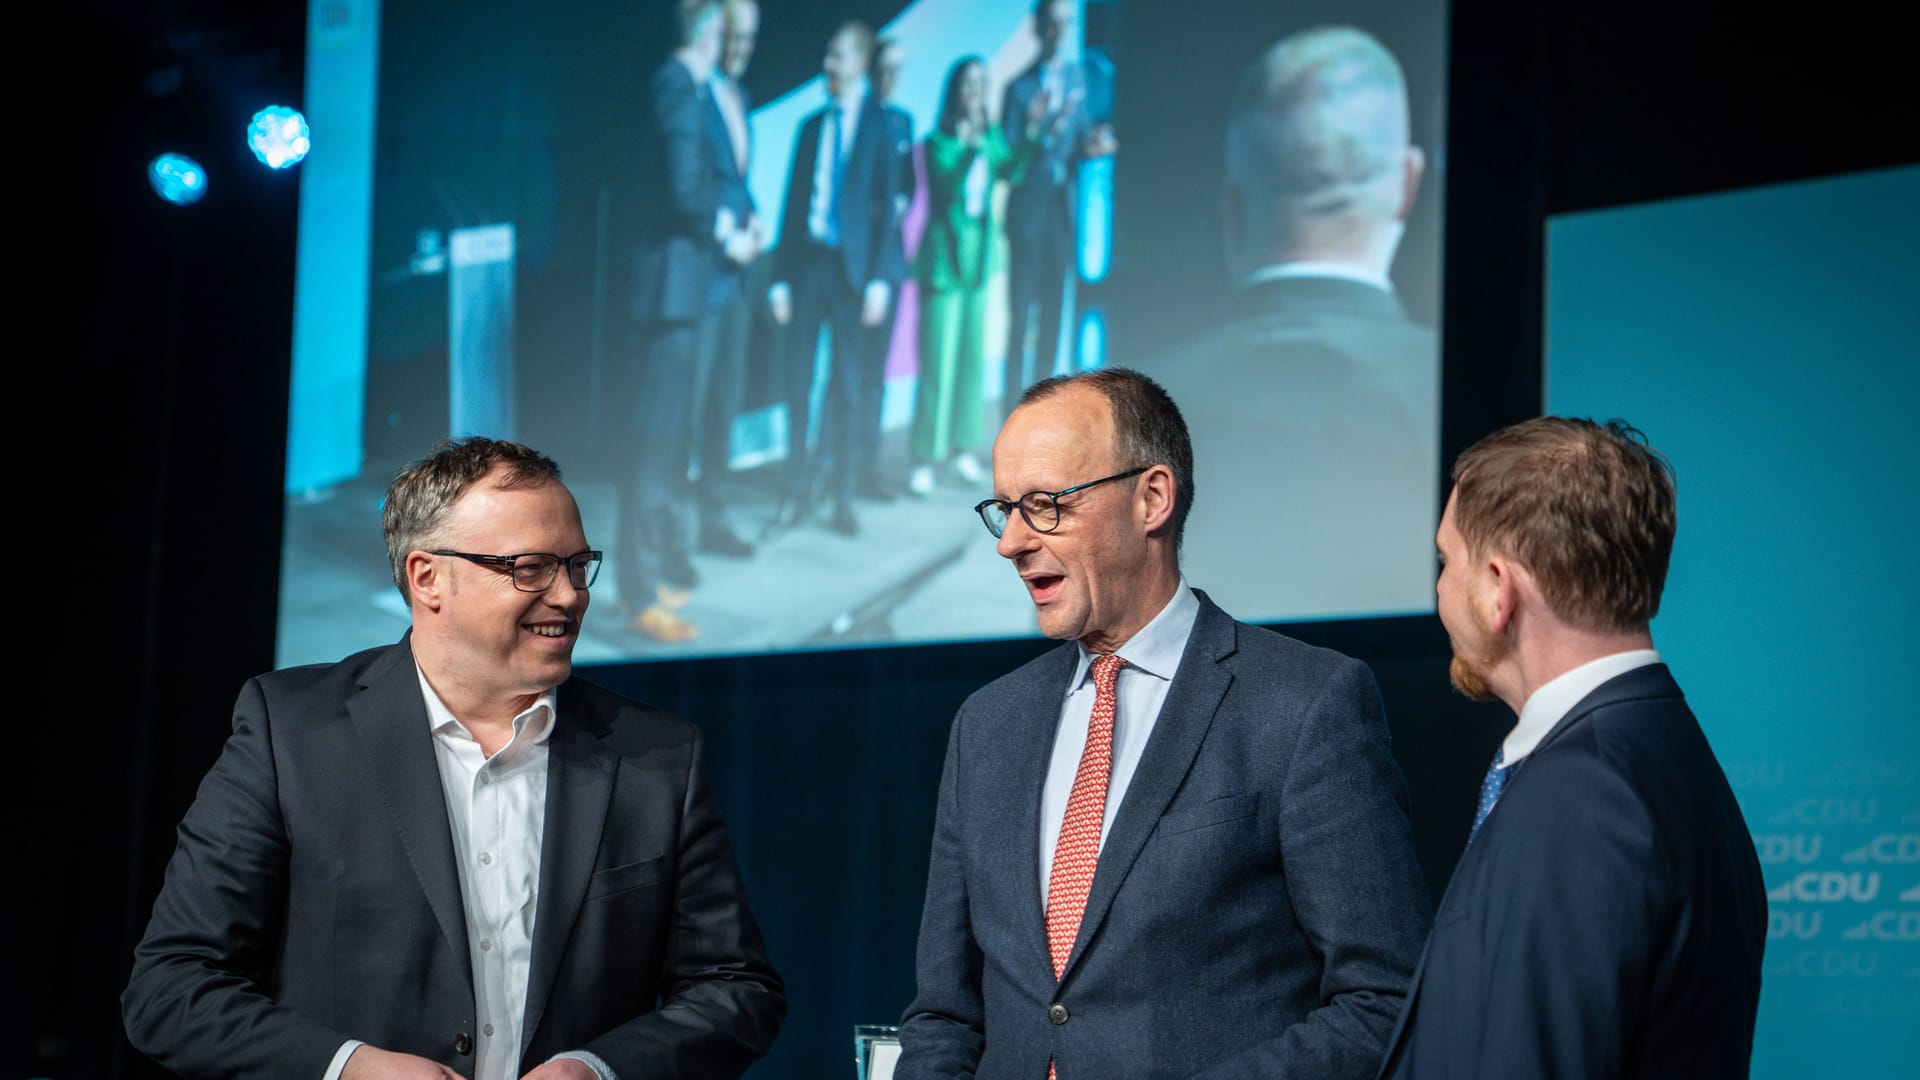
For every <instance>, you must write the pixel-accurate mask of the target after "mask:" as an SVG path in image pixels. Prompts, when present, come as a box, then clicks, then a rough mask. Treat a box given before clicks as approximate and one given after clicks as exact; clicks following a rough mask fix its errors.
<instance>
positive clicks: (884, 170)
mask: <svg viewBox="0 0 1920 1080" xmlns="http://www.w3.org/2000/svg"><path fill="white" fill-rule="evenodd" d="M826 115H827V111H826V109H821V110H819V111H817V112H815V113H814V114H813V115H811V116H809V117H807V119H806V121H805V122H804V123H802V124H801V125H800V134H799V136H798V137H796V138H795V139H794V144H793V164H792V166H791V168H790V169H789V170H788V172H787V201H786V208H785V210H784V212H783V213H782V215H781V218H780V247H779V250H777V251H775V252H774V279H775V280H776V281H785V282H793V281H796V280H797V279H798V278H799V275H800V260H801V259H803V258H805V257H806V254H807V252H808V251H809V250H810V249H811V248H812V246H813V244H814V241H813V239H812V236H811V235H810V234H809V233H808V231H807V211H808V208H809V207H811V206H812V205H813V169H814V164H815V161H816V159H817V158H818V155H819V152H820V132H821V129H822V128H823V127H824V126H825V124H826ZM896 133H897V132H896V127H895V123H894V121H892V120H890V119H888V115H887V110H886V108H885V106H883V105H881V103H880V102H879V101H878V100H877V99H876V98H875V97H874V96H873V95H872V94H868V95H866V96H865V97H864V98H862V99H861V104H860V121H859V124H858V125H857V126H856V127H855V130H854V135H853V146H852V147H851V148H849V149H848V151H847V158H846V161H845V162H844V163H843V164H842V166H841V177H840V190H839V191H837V192H835V197H834V202H835V204H836V205H837V207H838V210H839V221H840V250H839V260H840V265H841V268H842V270H843V271H844V274H845V279H846V282H847V285H848V286H849V287H851V288H852V289H854V290H855V291H859V290H862V289H865V288H866V287H867V284H868V283H869V282H874V281H886V282H897V281H899V280H900V279H901V277H903V276H904V275H905V273H906V259H907V257H906V253H905V250H904V248H903V247H902V244H901V239H900V229H899V218H898V216H897V213H896V204H895V201H894V195H895V194H896V193H897V191H898V186H899V183H900V181H899V177H898V172H897V153H896V151H895V147H894V143H895V141H896V138H895V136H896ZM909 145H911V144H909Z"/></svg>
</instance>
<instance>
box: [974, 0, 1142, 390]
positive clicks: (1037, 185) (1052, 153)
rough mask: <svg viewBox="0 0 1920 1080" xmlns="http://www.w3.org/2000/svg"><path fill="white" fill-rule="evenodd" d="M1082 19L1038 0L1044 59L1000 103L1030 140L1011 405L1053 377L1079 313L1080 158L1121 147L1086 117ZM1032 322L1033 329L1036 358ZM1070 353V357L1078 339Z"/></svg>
mask: <svg viewBox="0 0 1920 1080" xmlns="http://www.w3.org/2000/svg"><path fill="white" fill-rule="evenodd" d="M1079 18H1080V9H1079V2H1078V0H1036V3H1035V4H1034V5H1033V32H1034V36H1035V37H1036V38H1038V39H1039V42H1040V56H1039V59H1037V60H1035V61H1034V62H1033V64H1032V66H1030V67H1028V68H1027V69H1026V70H1025V71H1023V72H1021V73H1020V74H1019V75H1018V76H1016V77H1015V78H1014V80H1013V81H1012V82H1010V83H1008V84H1007V89H1006V91H1005V93H1003V94H1002V95H1001V100H1000V124H1001V126H1002V128H1003V129H1004V130H1005V131H1006V133H1007V136H1008V138H1010V139H1013V140H1015V141H1016V142H1026V143H1030V144H1031V145H1030V146H1029V147H1028V148H1027V149H1026V150H1025V152H1026V153H1027V154H1028V155H1029V158H1028V160H1029V164H1028V166H1027V171H1026V173H1025V174H1024V175H1023V177H1022V179H1021V180H1020V182H1019V183H1018V184H1015V185H1013V187H1012V188H1010V189H1009V190H1008V192H1007V354H1006V376H1005V378H1006V381H1005V386H1006V393H1005V397H1004V401H1005V407H1006V409H1007V410H1008V411H1012V409H1013V403H1014V402H1015V401H1017V400H1019V397H1020V391H1021V390H1022V389H1024V388H1025V387H1026V385H1027V384H1028V383H1029V382H1031V381H1033V380H1035V379H1044V378H1046V377H1047V376H1049V375H1051V374H1053V368H1054V362H1055V354H1056V353H1057V351H1058V349H1057V344H1058V342H1059V340H1060V324H1061V321H1062V320H1063V319H1067V318H1068V317H1069V316H1070V314H1071V313H1070V312H1067V311H1065V303H1066V283H1067V275H1068V274H1069V273H1071V272H1073V270H1074V266H1075V241H1076V225H1077V221H1078V216H1079V211H1078V202H1077V200H1078V198H1079V194H1078V180H1077V178H1078V175H1079V168H1080V162H1082V161H1084V160H1086V159H1087V158H1093V157H1103V156H1106V155H1108V154H1111V153H1113V150H1114V143H1113V132H1112V130H1111V129H1110V128H1108V127H1107V126H1106V125H1105V124H1094V123H1093V122H1092V120H1091V118H1090V117H1089V116H1088V115H1087V104H1086V99H1087V85H1086V72H1085V71H1084V70H1083V69H1082V68H1081V66H1080V65H1079V64H1078V63H1076V62H1075V61H1074V60H1073V59H1071V57H1070V56H1069V46H1070V43H1071V42H1072V41H1073V40H1074V37H1075V34H1076V33H1077V32H1078V27H1079ZM1036 309H1037V311H1038V314H1039V318H1038V319H1037V320H1034V319H1033V318H1032V316H1033V313H1034V311H1035V310H1036ZM1069 321H1070V320H1069ZM1029 326H1032V327H1033V328H1034V332H1035V337H1034V346H1033V357H1034V359H1033V362H1032V363H1031V364H1029V363H1028V362H1027V331H1028V328H1029ZM1067 352H1068V357H1069V360H1071V357H1072V353H1073V349H1072V346H1071V344H1069V346H1068V350H1067ZM1068 366H1069V367H1071V366H1072V365H1071V363H1069V365H1068Z"/></svg>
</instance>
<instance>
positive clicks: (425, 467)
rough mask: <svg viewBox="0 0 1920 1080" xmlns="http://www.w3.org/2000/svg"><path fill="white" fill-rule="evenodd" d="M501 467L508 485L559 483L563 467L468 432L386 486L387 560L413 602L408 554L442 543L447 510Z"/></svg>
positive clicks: (524, 448)
mask: <svg viewBox="0 0 1920 1080" xmlns="http://www.w3.org/2000/svg"><path fill="white" fill-rule="evenodd" d="M500 467H505V469H506V470H507V474H506V476H504V477H502V478H501V480H500V483H499V484H498V485H497V486H498V487H501V488H503V489H504V488H517V487H538V486H539V485H541V484H549V483H559V482H560V466H559V465H556V464H554V461H553V459H552V458H550V457H548V456H547V455H545V454H543V453H541V452H540V451H538V450H535V449H533V448H532V447H530V446H522V445H521V444H519V443H517V442H507V441H506V440H504V439H489V438H487V437H486V436H484V435H469V436H467V437H465V438H462V439H442V440H440V441H439V442H438V443H436V444H435V445H434V448H433V453H431V454H429V455H428V456H426V457H424V458H422V459H420V460H419V461H416V462H414V463H413V464H411V465H408V466H407V467H406V468H404V469H401V470H400V472H399V474H398V475H397V476H395V477H394V478H393V483H391V484H389V485H387V497H386V499H385V501H384V502H383V504H382V506H381V510H380V527H381V531H382V532H383V533H385V534H386V538H387V562H388V563H389V564H390V565H391V566H392V568H393V584H394V585H395V587H397V588H398V589H399V590H400V598H401V599H403V600H405V601H407V602H408V603H412V602H413V594H411V593H409V592H408V591H407V556H408V554H410V553H412V552H414V551H420V550H424V549H425V548H428V547H437V546H439V541H438V539H437V537H438V535H439V533H440V530H441V527H442V526H444V525H445V524H446V519H447V511H448V510H450V509H452V508H453V504H454V503H456V502H458V501H460V496H462V495H465V494H466V493H467V489H469V488H471V487H473V485H475V484H477V483H479V482H480V481H481V480H482V479H483V478H485V477H486V475H487V474H488V473H490V472H492V471H494V469H496V468H500Z"/></svg>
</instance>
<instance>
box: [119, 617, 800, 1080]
mask: <svg viewBox="0 0 1920 1080" xmlns="http://www.w3.org/2000/svg"><path fill="white" fill-rule="evenodd" d="M547 749H548V761H547V808H546V833H545V835H544V837H543V838H542V840H541V852H540V889H539V910H538V911H537V912H536V915H535V919H534V931H533V952H532V957H531V962H530V967H531V970H530V971H529V972H528V975H527V1007H526V1016H525V1023H524V1028H523V1031H522V1035H521V1039H522V1042H521V1046H520V1061H521V1065H520V1070H518V1071H517V1072H516V1074H515V1075H519V1072H524V1071H525V1070H526V1069H530V1068H532V1067H533V1066H535V1065H538V1064H539V1063H541V1062H543V1061H545V1060H547V1058H549V1057H551V1056H553V1055H554V1054H556V1053H559V1052H561V1051H564V1050H578V1049H586V1050H590V1051H592V1052H593V1053H595V1054H597V1055H599V1056H600V1058H601V1059H602V1060H604V1061H606V1062H607V1063H608V1064H610V1065H611V1066H612V1067H613V1069H614V1071H615V1072H617V1073H619V1074H620V1075H621V1076H626V1077H672V1076H686V1077H701V1078H706V1077H722V1076H737V1075H739V1074H740V1073H741V1072H743V1071H744V1070H745V1069H746V1067H747V1064H748V1063H749V1062H750V1061H752V1060H753V1059H754V1058H756V1057H758V1056H760V1055H761V1054H764V1053H765V1052H766V1050H767V1047H768V1045H769V1044H771V1042H772V1041H773V1037H774V1033H775V1032H776V1031H777V1030H778V1028H779V1026H780V1021H781V1019H782V1017H783V1016H784V1015H785V1013H786V994H785V991H784V989H783V987H782V985H781V982H780V979H779V978H778V977H777V976H776V975H775V974H774V972H773V969H772V968H771V967H769V966H768V964H767V959H766V953H765V950H764V947H763V946H762V943H761V938H760V931H759V928H758V927H757V925H756V924H755V922H754V919H753V915H752V913H751V912H750V911H749V910H748V908H747V903H746V897H745V895H744V894H743V893H742V891H741V888H740V878H739V875H738V874H737V873H736V871H735V869H734V863H733V855H732V853H731V851H730V850H729V848H728V845H727V838H726V833H725V831H724V829H723V828H722V827H721V823H720V817H719V814H718V813H717V812H716V810H715V809H714V805H713V801H712V798H711V797H710V796H709V794H708V792H707V788H706V782H705V779H704V776H703V771H702V770H703V766H702V765H701V760H700V737H699V733H698V732H697V730H696V729H695V728H694V727H693V726H692V725H691V724H688V723H686V722H685V721H682V720H679V719H676V718H674V717H672V716H669V715H667V714H666V713H663V712H660V711H659V710H657V709H652V708H649V707H647V706H644V705H640V704H636V703H634V702H631V701H627V700H625V699H623V698H620V697H617V696H615V695H613V694H612V693H609V692H608V691H606V690H602V689H600V688H599V687H597V686H594V685H592V684H591V683H587V682H584V681H582V680H580V679H571V680H569V681H567V682H566V683H563V684H561V686H560V688H559V691H558V706H557V708H556V716H555V726H554V730H553V734H552V736H551V737H550V738H549V740H548V745H547ZM470 955H471V954H470V953H469V952H468V947H467V921H466V913H465V907H464V906H463V904H462V901H461V894H460V877H459V873H458V871H457V869H456V868H455V866H454V848H453V838H452V834H451V833H450V831H449V828H448V825H447V805H446V797H445V795H444V793H443V791H442V788H441V783H440V773H439V766H438V765H437V764H436V763H435V759H434V751H433V740H432V736H431V734H430V732H429V727H428V722H427V711H426V704H425V702H424V701H423V700H422V698H421V694H420V681H419V677H418V675H417V674H416V669H415V666H414V661H413V650H412V648H411V645H410V642H409V641H402V642H401V643H400V644H398V645H392V646H388V647H386V648H381V649H374V650H370V651H368V652H364V653H360V654H358V655H356V656H352V657H349V658H347V659H346V660H343V661H341V662H340V663H338V664H326V665H320V666H315V667H303V668H290V669H288V670H285V671H276V672H273V673H271V674H268V675H263V676H261V677H259V678H257V679H255V680H253V681H252V682H250V683H248V684H247V686H246V688H245V689H244V690H243V691H241V694H240V700H239V703H238V704H237V705H236V706H235V707H234V716H233V736H232V737H231V738H230V739H228V740H227V745H226V748H225V749H224V750H223V751H222V752H221V755H220V759H219V761H218V762H216V763H215V764H214V766H213V769H212V771H210V772H209V773H208V774H207V778H206V780H205V781H204V782H203V783H202V784H201V785H200V792H199V795H198V796H197V797H196V798H195V800H194V803H193V807H192V809H190V810H188V811H187V816H186V819H185V820H184V821H183V822H182V823H181V825H180V839H179V846H178V848H177V849H176V850H175V852H174V856H173V860H172V862H170V863H169V864H168V865H167V877H166V884H165V885H164V886H163V887H162V889H161V892H160V896H159V899H158V900H156V901H155V903H154V907H153V920H152V922H151V924H150V925H149V926H148V927H147V933H146V936H145V938H144V939H143V940H142V941H141V942H140V946H139V948H138V949H136V950H135V952H134V963H133V976H132V979H131V981H130V982H129V983H128V986H127V990H126V994H125V996H124V997H123V999H122V1002H123V1007H124V1009H125V1014H126V1024H127V1035H128V1037H129V1038H131V1039H132V1040H133V1044H134V1045H135V1046H136V1047H138V1048H139V1049H140V1050H142V1051H143V1052H145V1053H147V1054H149V1055H151V1056H152V1057H154V1058H156V1059H157V1060H159V1062H160V1063H161V1064H162V1065H165V1066H166V1067H168V1068H169V1069H172V1070H174V1071H176V1072H179V1073H181V1074H183V1075H187V1076H227V1077H263V1078H264V1077H290V1076H291V1077H318V1076H320V1075H322V1074H323V1073H325V1072H326V1068H327V1062H328V1061H329V1060H330V1059H331V1058H332V1057H333V1054H334V1052H335V1051H336V1050H338V1049H339V1047H340V1045H341V1044H342V1043H343V1042H345V1041H346V1040H347V1039H348V1038H350V1037H351V1038H356V1039H360V1040H363V1041H365V1042H368V1043H371V1044H372V1045H374V1046H378V1047H382V1048H385V1049H389V1050H397V1051H402V1052H405V1053H410V1054H418V1055H420V1056H422V1057H426V1058H430V1059H432V1060H434V1061H438V1062H440V1063H441V1064H443V1065H446V1066H447V1067H449V1068H451V1069H453V1070H455V1071H456V1072H461V1073H471V1071H472V1069H473V1064H474V1058H473V1056H472V1054H473V1042H474V1040H475V1039H476V1038H478V1037H479V1035H478V1033H477V1032H476V1031H475V1028H474V993H473V972H472V963H471V960H470Z"/></svg>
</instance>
